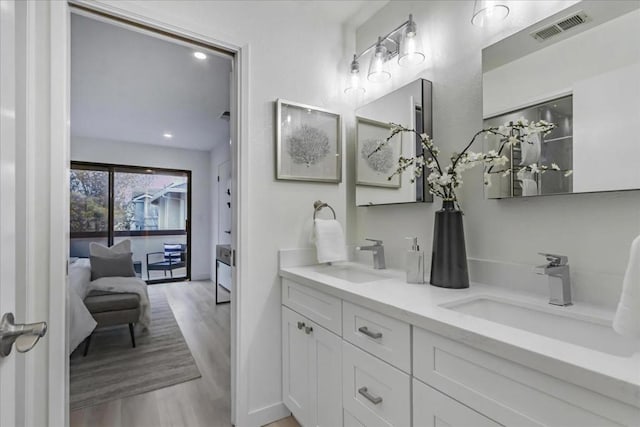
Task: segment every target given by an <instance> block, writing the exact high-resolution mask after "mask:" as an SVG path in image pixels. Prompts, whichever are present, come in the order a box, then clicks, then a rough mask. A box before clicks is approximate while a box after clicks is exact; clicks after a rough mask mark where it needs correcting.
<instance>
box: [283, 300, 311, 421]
mask: <svg viewBox="0 0 640 427" xmlns="http://www.w3.org/2000/svg"><path fill="white" fill-rule="evenodd" d="M310 324H311V322H310V321H309V320H308V319H307V318H305V317H303V316H301V315H299V314H298V313H296V312H294V311H292V310H289V309H288V308H287V307H284V306H283V307H282V397H283V400H284V403H285V405H287V408H289V410H290V411H291V412H292V413H293V415H294V416H295V417H296V419H297V420H298V421H299V422H300V423H301V424H302V425H303V426H307V427H308V426H311V425H312V418H313V413H314V412H315V402H312V400H311V394H312V391H311V389H312V384H311V378H310V374H311V369H310V366H309V360H310V354H309V350H310V348H311V346H310V341H311V340H310V338H309V335H308V334H307V333H306V332H305V327H309V325H310Z"/></svg>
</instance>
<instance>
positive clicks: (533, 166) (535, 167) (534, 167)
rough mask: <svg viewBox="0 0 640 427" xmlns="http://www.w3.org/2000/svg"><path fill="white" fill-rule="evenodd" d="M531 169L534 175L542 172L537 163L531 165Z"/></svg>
mask: <svg viewBox="0 0 640 427" xmlns="http://www.w3.org/2000/svg"><path fill="white" fill-rule="evenodd" d="M529 169H531V172H533V173H538V172H540V168H538V164H537V163H531V164H530V165H529Z"/></svg>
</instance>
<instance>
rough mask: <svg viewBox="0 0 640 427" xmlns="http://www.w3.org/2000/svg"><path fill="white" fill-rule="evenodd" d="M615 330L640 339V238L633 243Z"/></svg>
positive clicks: (614, 323)
mask: <svg viewBox="0 0 640 427" xmlns="http://www.w3.org/2000/svg"><path fill="white" fill-rule="evenodd" d="M613 329H614V330H615V331H616V332H617V333H619V334H620V335H624V336H626V337H630V338H640V236H638V237H636V238H635V240H634V241H633V243H631V252H630V255H629V264H627V271H626V273H625V274H624V282H623V283H622V294H621V295H620V302H619V303H618V310H617V311H616V315H615V317H614V319H613Z"/></svg>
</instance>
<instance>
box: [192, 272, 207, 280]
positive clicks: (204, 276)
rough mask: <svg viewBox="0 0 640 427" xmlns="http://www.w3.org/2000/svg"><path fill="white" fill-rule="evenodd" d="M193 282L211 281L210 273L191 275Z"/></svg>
mask: <svg viewBox="0 0 640 427" xmlns="http://www.w3.org/2000/svg"><path fill="white" fill-rule="evenodd" d="M191 280H211V275H210V274H209V273H198V274H197V273H191Z"/></svg>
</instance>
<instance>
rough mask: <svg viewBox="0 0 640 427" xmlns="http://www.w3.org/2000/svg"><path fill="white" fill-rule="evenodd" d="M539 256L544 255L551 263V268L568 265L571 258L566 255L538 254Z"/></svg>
mask: <svg viewBox="0 0 640 427" xmlns="http://www.w3.org/2000/svg"><path fill="white" fill-rule="evenodd" d="M538 255H542V256H543V257H545V258H546V259H547V261H549V267H558V266H561V265H567V262H569V257H567V256H565V255H554V254H545V253H544V252H538Z"/></svg>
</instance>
